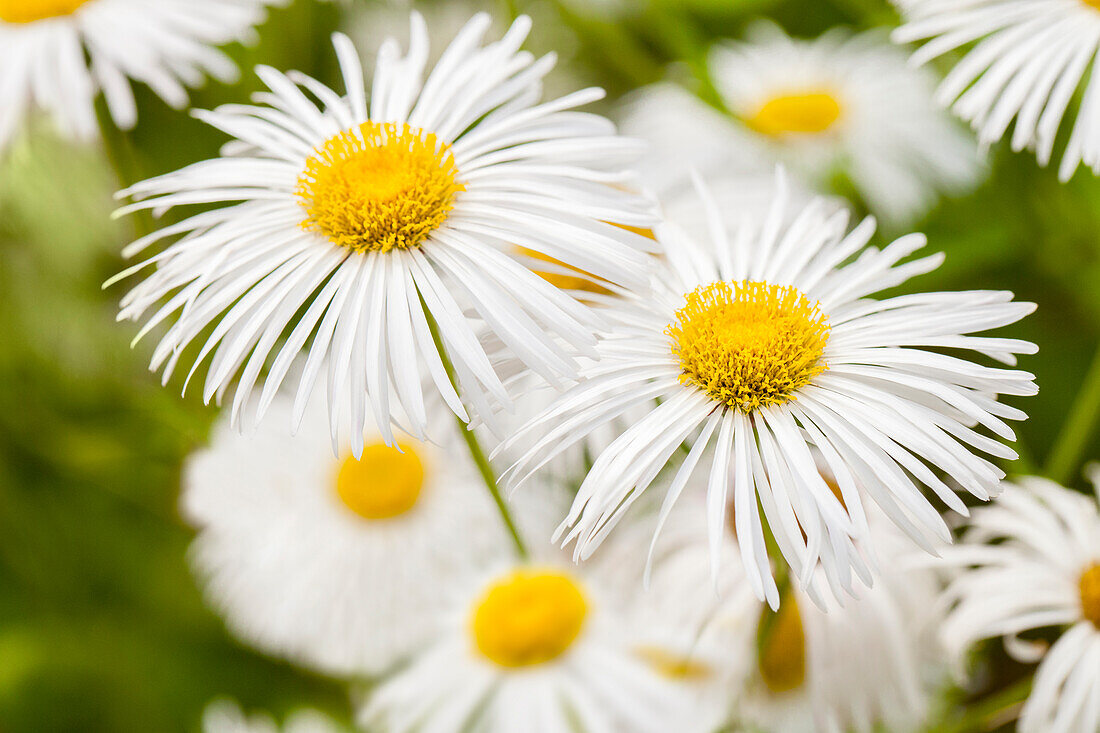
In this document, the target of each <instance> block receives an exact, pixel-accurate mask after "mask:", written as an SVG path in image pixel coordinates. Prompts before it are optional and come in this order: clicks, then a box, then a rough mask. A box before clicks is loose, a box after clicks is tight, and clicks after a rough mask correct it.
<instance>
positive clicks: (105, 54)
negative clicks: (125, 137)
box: [0, 0, 279, 151]
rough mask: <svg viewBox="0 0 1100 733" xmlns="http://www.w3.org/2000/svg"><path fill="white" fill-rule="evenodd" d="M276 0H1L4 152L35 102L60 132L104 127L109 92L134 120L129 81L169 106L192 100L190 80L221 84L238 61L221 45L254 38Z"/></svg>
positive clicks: (128, 122) (119, 116)
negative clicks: (98, 105)
mask: <svg viewBox="0 0 1100 733" xmlns="http://www.w3.org/2000/svg"><path fill="white" fill-rule="evenodd" d="M278 1H279V0H157V2H148V0H0V151H2V150H3V147H4V145H5V143H6V142H7V141H8V140H9V139H10V138H11V136H12V134H13V133H14V132H15V131H16V129H17V128H18V126H19V124H20V122H21V121H22V120H23V118H24V117H26V115H27V114H28V113H29V112H31V111H32V110H34V109H36V108H37V109H41V110H44V111H45V112H47V113H49V115H50V116H51V117H52V118H53V119H54V121H55V123H56V124H57V126H58V127H59V128H60V129H61V131H62V132H63V133H65V134H67V135H69V136H71V137H76V138H81V139H87V138H91V137H94V136H95V134H96V131H97V123H96V115H95V107H94V100H95V97H96V95H97V94H98V93H100V92H102V93H103V95H104V98H105V100H106V102H107V108H108V110H109V111H110V114H111V117H112V119H113V120H114V122H115V124H116V125H118V126H119V127H121V128H130V127H133V125H134V123H135V122H136V120H137V109H136V106H135V104H134V95H133V91H132V90H131V88H130V84H131V82H132V81H137V82H140V83H143V84H146V85H148V86H149V88H151V89H152V90H153V92H155V93H156V94H157V96H159V97H160V98H161V99H163V100H164V101H165V102H167V103H168V104H170V105H172V106H173V107H177V108H182V107H184V106H186V105H187V90H186V88H185V87H188V86H192V87H193V86H198V85H200V84H202V82H203V79H204V77H205V76H207V75H209V76H212V77H214V78H216V79H218V80H220V81H223V82H231V81H234V80H236V78H237V67H236V66H235V65H234V64H233V62H232V61H231V60H230V59H229V57H228V56H226V55H225V54H224V53H222V52H221V51H219V50H218V49H217V48H216V46H220V45H224V44H227V43H231V42H234V41H244V42H249V41H254V40H255V39H256V33H255V31H254V30H253V26H255V25H257V24H259V23H261V22H262V21H263V20H264V17H265V8H266V6H268V5H272V4H276V3H277V2H278Z"/></svg>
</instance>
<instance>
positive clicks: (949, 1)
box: [892, 0, 1100, 181]
mask: <svg viewBox="0 0 1100 733" xmlns="http://www.w3.org/2000/svg"><path fill="white" fill-rule="evenodd" d="M895 4H897V5H898V6H899V8H900V9H901V10H902V13H903V15H904V16H905V19H906V21H907V22H906V23H905V24H904V25H903V26H902V27H901V28H898V29H897V30H895V31H894V33H893V36H892V38H893V39H894V40H895V41H897V42H898V43H910V42H921V43H923V46H922V47H921V48H920V49H918V50H917V51H916V52H915V53H914V54H913V57H912V59H911V61H912V63H913V64H914V65H916V64H924V63H927V62H928V61H930V60H932V59H934V58H936V57H938V56H941V55H943V54H945V53H948V52H950V51H954V50H956V49H959V48H964V47H966V48H968V49H969V50H967V52H966V53H965V55H964V56H963V57H962V59H960V60H959V62H958V63H957V64H955V67H954V68H953V69H952V70H951V72H950V73H949V74H948V75H947V77H946V78H945V79H944V80H943V83H942V84H941V85H940V88H939V90H938V92H937V94H936V99H937V101H939V102H940V103H941V104H942V105H944V106H947V105H950V106H951V108H952V109H953V110H954V111H955V113H956V114H958V115H959V116H960V117H962V118H963V119H964V120H966V121H967V122H969V123H970V124H971V125H972V126H973V128H974V129H975V130H976V131H977V132H978V137H979V140H980V141H981V142H982V143H983V144H987V145H988V144H991V143H994V142H996V141H998V140H1000V139H1001V138H1002V137H1003V136H1004V135H1005V133H1006V131H1007V130H1008V127H1009V125H1013V130H1012V138H1011V140H1012V149H1013V150H1014V151H1017V152H1019V151H1020V150H1023V149H1024V148H1027V149H1029V150H1033V151H1035V155H1036V158H1037V159H1038V161H1039V164H1040V165H1043V166H1045V165H1047V163H1049V162H1050V159H1051V155H1052V154H1053V151H1054V143H1055V139H1056V138H1057V136H1058V132H1059V129H1061V127H1062V122H1063V120H1065V117H1066V110H1067V108H1068V107H1069V104H1070V101H1071V100H1072V99H1073V97H1074V96H1075V95H1076V94H1077V92H1078V91H1082V92H1083V97H1082V99H1081V106H1080V110H1079V111H1078V112H1077V118H1076V120H1075V121H1074V122H1073V123H1072V132H1070V136H1069V142H1068V144H1067V145H1066V149H1065V152H1064V153H1063V155H1062V162H1061V165H1060V166H1059V169H1058V176H1059V178H1061V179H1062V180H1063V181H1065V180H1068V179H1069V178H1070V177H1071V176H1072V175H1073V173H1074V171H1076V170H1077V167H1078V166H1079V165H1080V164H1081V163H1084V164H1085V165H1087V166H1089V167H1090V168H1092V170H1093V172H1096V173H1100V80H1098V79H1097V78H1096V74H1095V73H1094V70H1095V63H1094V61H1095V58H1096V54H1097V51H1098V50H1100V3H1097V2H1095V1H1094V0H904V1H903V2H901V1H899V0H895Z"/></svg>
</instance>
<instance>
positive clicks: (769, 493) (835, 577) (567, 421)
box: [502, 175, 1036, 605]
mask: <svg viewBox="0 0 1100 733" xmlns="http://www.w3.org/2000/svg"><path fill="white" fill-rule="evenodd" d="M780 177H781V179H782V178H783V177H782V175H781V176H780ZM784 189H785V184H783V183H782V182H781V185H780V195H779V196H777V198H776V200H775V202H774V204H773V205H772V207H771V209H770V210H769V211H768V212H767V215H766V217H765V218H764V221H763V222H762V224H761V225H760V226H750V225H745V226H742V227H740V228H738V229H737V230H736V231H735V232H733V233H732V235H731V236H729V237H727V236H726V233H725V232H724V231H723V230H722V226H721V219H720V216H719V214H718V211H717V207H716V205H714V204H713V202H711V204H710V205H709V209H710V212H711V213H710V216H709V221H711V222H712V223H713V224H714V233H713V239H712V241H711V242H709V243H708V244H707V245H706V246H700V245H699V244H697V243H695V242H694V241H692V240H690V239H688V238H686V237H684V236H683V235H682V233H681V232H679V231H678V230H677V229H676V228H675V227H671V226H666V227H664V228H662V229H660V230H659V231H658V238H659V239H660V240H661V242H662V245H663V247H664V255H665V259H664V261H663V269H662V271H661V272H660V273H659V274H658V275H657V276H656V277H655V278H654V280H655V283H654V288H655V292H654V293H653V294H651V295H645V296H640V297H633V298H624V299H622V301H621V304H620V305H619V306H617V307H607V308H604V309H603V310H602V311H601V312H602V313H603V314H604V315H605V317H607V318H608V320H609V323H610V324H611V325H610V326H609V327H608V328H607V330H606V331H605V332H604V334H603V340H601V342H600V345H599V354H600V360H599V361H598V362H597V363H596V364H595V365H594V366H592V367H590V368H588V369H586V370H585V371H584V373H583V377H584V378H585V379H584V381H582V382H581V383H580V384H579V385H578V386H576V387H575V388H573V389H571V390H569V391H568V392H566V393H565V394H564V395H562V396H561V397H560V398H559V399H558V400H557V401H556V403H555V404H554V405H553V406H551V407H550V408H549V409H547V410H546V411H544V412H543V413H541V414H540V415H539V416H537V417H536V418H534V419H533V420H532V421H531V422H530V423H529V424H528V425H527V426H525V427H524V428H523V429H522V430H520V431H519V432H518V433H517V434H516V435H515V436H513V437H512V438H509V440H508V441H506V442H505V444H504V445H503V446H502V450H506V449H507V448H508V446H509V445H510V444H516V445H523V444H524V443H523V442H522V441H526V440H533V447H532V448H531V449H530V450H529V451H528V452H527V453H525V454H524V456H523V457H521V459H520V460H519V461H517V462H516V463H515V464H514V465H513V466H512V467H511V468H510V469H509V472H508V473H509V474H510V475H511V477H512V479H515V478H516V477H523V476H529V475H530V474H531V473H533V472H534V471H536V470H537V469H538V468H539V466H540V465H542V464H543V463H545V462H546V461H548V460H551V459H552V458H553V457H554V456H555V455H556V454H558V453H559V452H561V451H562V450H565V449H567V448H568V447H569V446H570V445H572V444H574V443H576V442H577V441H579V440H582V439H583V438H584V436H585V435H587V434H588V433H590V432H591V431H593V430H595V429H597V428H599V426H601V425H605V424H607V423H609V422H611V421H613V420H615V419H616V418H617V417H618V416H620V415H622V414H624V413H625V412H626V411H628V410H631V409H634V408H637V407H638V406H641V405H646V406H648V408H649V412H648V414H647V415H645V417H643V418H642V419H639V420H636V421H635V422H634V423H633V424H632V425H631V426H630V427H629V429H627V430H626V431H625V432H623V433H622V434H621V435H620V436H619V437H618V438H617V439H616V440H615V441H614V442H612V443H611V445H610V446H609V447H608V448H607V449H606V450H605V451H603V453H601V454H600V456H599V457H598V458H596V460H595V463H594V465H593V467H592V470H591V471H590V472H589V473H588V475H587V476H586V478H585V480H584V482H583V484H582V485H581V487H580V490H579V492H578V495H577V498H576V501H575V502H574V504H573V507H572V509H571V510H570V512H569V514H568V516H567V517H566V519H565V521H564V522H563V523H562V525H561V527H560V528H559V531H558V537H561V536H564V542H565V543H567V544H568V543H570V542H575V543H576V546H575V556H576V557H578V558H586V557H588V556H589V555H590V554H591V553H592V551H593V550H594V549H595V547H596V546H598V545H599V543H600V542H601V541H602V540H603V539H604V537H605V536H606V535H607V534H608V532H610V531H611V530H612V529H613V527H614V526H615V524H616V523H617V522H618V521H619V519H620V518H621V517H622V516H623V512H624V511H625V509H626V508H627V507H629V506H630V504H632V503H633V502H634V501H635V500H636V499H637V497H639V496H641V495H642V494H643V492H644V491H645V489H646V488H647V487H648V486H649V485H650V484H651V483H652V482H653V480H654V479H655V478H656V477H657V476H658V474H660V473H661V471H662V470H664V469H665V467H666V466H668V465H670V464H672V463H673V459H674V457H678V456H680V450H681V446H685V445H691V449H690V451H688V453H687V455H686V457H683V459H682V461H677V462H678V463H679V465H678V467H676V475H675V479H674V480H673V482H672V484H671V486H670V487H669V488H668V491H667V495H666V499H665V506H664V508H663V510H662V511H663V512H667V511H668V509H669V508H670V507H671V506H672V505H673V504H674V503H675V501H676V500H677V498H678V496H679V495H680V493H681V492H682V491H683V489H684V486H685V485H686V483H687V480H688V479H689V478H690V477H691V475H692V474H693V473H694V472H695V471H696V469H697V467H698V465H699V463H700V459H701V458H702V457H703V455H704V453H706V452H707V451H708V448H709V449H712V451H713V452H712V453H707V455H708V456H710V458H709V464H710V465H709V468H708V469H705V470H707V473H708V474H709V480H708V486H707V497H708V508H707V513H708V516H709V534H710V538H711V542H712V548H713V552H712V554H713V556H714V560H715V562H714V563H712V564H713V565H714V566H715V572H717V568H716V566H717V558H718V548H719V547H720V538H721V532H722V528H723V526H724V524H725V517H726V510H725V506H726V503H727V501H728V500H729V499H730V498H731V497H732V501H733V503H734V505H735V506H736V507H737V522H738V524H737V533H738V536H740V537H742V538H743V541H742V543H741V552H742V556H743V558H744V564H745V566H746V568H747V571H748V579H749V582H750V583H751V585H752V587H753V589H754V591H755V592H756V594H757V596H758V597H759V598H767V600H768V601H769V603H771V604H773V605H775V604H777V603H778V601H779V597H778V590H777V588H776V585H775V583H774V581H773V580H772V578H771V572H770V569H769V564H768V556H767V553H766V552H765V548H764V534H763V527H762V524H761V517H760V513H759V512H758V511H757V502H759V504H760V506H762V507H763V510H764V515H765V516H766V518H767V522H768V525H769V526H770V528H771V531H772V532H773V533H774V535H775V537H776V540H777V541H778V543H779V547H780V549H781V550H782V553H783V556H784V558H785V559H786V560H787V562H788V563H789V564H790V565H791V567H792V569H793V570H794V572H795V573H796V575H798V576H799V577H800V578H801V581H802V584H803V586H807V585H808V584H809V582H810V579H811V577H812V576H813V574H814V572H815V568H817V567H818V566H819V565H820V566H822V567H823V569H824V572H825V574H826V576H827V578H828V581H829V585H830V586H831V587H832V588H833V590H834V592H836V591H837V590H838V589H846V590H847V589H850V588H851V576H850V569H855V570H856V572H857V573H858V574H859V575H860V576H861V577H862V578H864V580H865V581H866V582H870V568H869V567H868V564H867V563H866V562H865V559H864V558H863V557H862V553H861V552H858V551H857V550H856V548H855V547H854V544H853V543H854V541H855V540H857V539H859V538H862V537H865V536H866V534H867V521H866V515H865V512H864V507H863V503H864V499H863V497H869V498H870V499H871V500H872V501H873V502H874V503H875V504H877V505H878V506H880V507H881V508H882V510H883V511H884V512H885V513H886V514H887V515H888V516H889V517H890V518H891V519H892V520H893V521H894V522H896V523H897V524H898V525H899V526H900V527H902V528H903V529H905V531H906V532H907V533H909V534H910V535H911V536H912V537H913V538H914V539H915V540H916V541H918V542H919V543H921V544H922V546H923V547H925V548H926V549H927V550H928V551H930V552H931V551H934V549H933V548H934V547H935V544H936V542H937V538H940V539H942V540H948V539H949V538H950V533H949V532H948V529H947V526H946V524H945V523H944V521H943V519H942V518H941V517H940V515H939V513H938V512H937V511H936V509H935V507H934V506H933V505H932V503H931V502H930V501H929V500H928V499H926V498H925V496H924V495H923V494H922V492H921V487H927V488H928V489H930V490H931V491H932V492H933V493H935V494H936V495H937V496H938V497H939V498H940V500H941V501H943V502H944V503H945V504H947V505H948V506H949V507H951V508H953V509H955V510H956V511H959V512H962V513H965V512H966V507H965V506H964V505H963V503H962V501H961V499H960V498H959V496H958V495H957V494H956V493H955V489H953V488H952V487H949V486H948V485H947V484H945V483H944V482H943V480H941V479H940V477H939V474H938V473H937V471H936V470H933V469H938V470H942V471H943V472H945V473H947V474H949V475H950V476H951V477H952V478H953V479H954V480H955V481H957V482H958V485H959V486H961V488H962V489H964V490H966V491H968V492H970V493H971V494H973V495H974V496H977V497H979V498H981V499H988V498H989V497H990V495H991V494H993V493H995V492H996V491H997V490H998V487H999V481H1000V479H1001V478H1002V477H1003V475H1004V472H1003V471H1002V470H1000V469H999V468H998V467H997V466H995V465H994V464H992V463H990V462H989V461H988V460H986V459H985V458H983V457H981V455H979V453H989V454H991V455H994V456H997V457H1000V458H1004V459H1012V458H1015V456H1016V454H1015V453H1014V452H1013V451H1012V450H1011V449H1010V448H1008V447H1006V446H1004V445H1002V444H1001V443H1000V442H998V441H996V440H993V439H991V438H989V437H987V436H985V435H983V434H981V433H979V432H976V431H975V430H973V429H972V426H973V425H975V424H981V425H982V426H984V427H985V428H987V429H988V430H989V431H991V432H993V433H995V434H996V435H998V436H1000V437H1002V438H1004V439H1006V440H1013V439H1014V434H1013V432H1012V430H1011V428H1009V426H1008V425H1007V424H1006V423H1005V422H1004V421H1005V420H1006V419H1022V418H1024V417H1025V415H1024V413H1023V412H1021V411H1020V410H1018V409H1016V408H1014V407H1010V406H1008V405H1004V404H1002V403H999V402H997V401H996V400H995V399H994V397H995V396H996V395H997V394H1010V395H1030V394H1034V393H1035V391H1036V388H1035V385H1034V382H1033V381H1032V380H1033V377H1032V375H1031V374H1028V373H1026V372H1023V371H1016V370H1006V369H996V368H991V367H987V366H980V365H978V364H974V363H971V362H970V361H967V360H966V359H964V358H961V357H960V356H957V355H951V354H947V353H939V352H934V351H929V350H926V349H927V348H934V349H946V350H950V351H955V352H963V353H966V352H969V351H977V352H979V353H983V354H986V355H988V356H990V357H992V358H995V359H998V360H1000V361H1003V362H1006V363H1010V364H1011V363H1014V356H1013V354H1016V353H1033V352H1034V351H1035V346H1034V345H1033V344H1030V343H1027V342H1024V341H1020V340H1017V339H1011V338H1003V337H979V336H972V335H970V334H972V333H975V332H980V331H985V330H988V329H993V328H998V327H1001V326H1005V325H1008V324H1011V323H1014V322H1015V321H1017V320H1019V319H1020V318H1022V317H1023V316H1024V315H1026V314H1027V313H1030V312H1031V311H1032V310H1033V309H1034V306H1033V305H1032V304H1030V303H1014V302H1012V294H1011V293H1007V292H995V291H967V292H954V293H952V292H945V293H917V294H912V295H903V296H895V297H889V298H886V299H884V300H874V299H871V298H870V297H869V296H870V295H872V294H873V293H876V292H878V291H881V290H884V289H886V288H891V287H894V286H897V285H899V284H901V283H903V282H905V281H906V280H907V279H909V278H910V277H912V276H914V275H917V274H921V273H924V272H928V271H930V270H932V269H934V268H935V267H937V266H938V265H939V264H940V262H941V261H942V256H940V255H932V256H929V257H925V258H922V259H917V260H913V261H910V262H907V263H905V264H901V265H899V264H898V262H899V261H900V260H901V259H902V258H905V257H907V256H908V255H910V254H912V253H913V252H915V251H916V250H918V249H920V248H921V247H922V246H923V245H924V244H925V239H924V237H923V236H922V235H919V234H910V235H907V236H904V237H902V238H900V239H898V240H897V241H895V242H894V243H893V244H891V245H890V246H888V247H886V248H885V249H883V250H878V249H875V248H870V247H867V242H868V240H869V239H870V237H871V236H872V233H873V231H874V221H873V220H871V219H867V220H864V221H863V222H862V223H861V224H859V226H857V227H856V228H855V229H853V230H852V231H851V232H847V233H846V231H847V216H846V214H845V213H844V212H838V213H835V214H833V215H826V214H824V213H823V206H824V204H823V203H822V202H820V201H815V202H814V203H811V204H810V205H809V206H808V207H806V208H805V209H804V210H803V211H802V212H801V213H799V214H798V215H797V216H796V217H793V221H791V223H790V224H786V225H784V224H781V222H783V221H784V218H785V217H786V215H787V214H786V212H787V200H786V196H785V195H784V194H783V193H782V192H783V190H784ZM700 193H701V195H706V192H705V191H701V192H700ZM685 441H686V443H685ZM811 448H815V449H816V450H818V451H820V453H821V455H822V457H823V460H824V462H825V464H826V466H827V468H828V470H829V472H830V473H831V474H833V475H835V476H836V477H837V483H838V484H839V486H840V489H841V495H842V498H843V502H844V505H842V503H841V500H840V499H838V497H836V496H834V495H833V493H832V492H831V491H830V490H829V488H828V486H827V485H826V482H825V481H824V479H822V478H821V476H820V475H819V474H818V472H817V470H816V469H815V468H814V460H813V457H812V454H811Z"/></svg>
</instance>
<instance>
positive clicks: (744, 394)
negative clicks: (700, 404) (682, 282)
mask: <svg viewBox="0 0 1100 733" xmlns="http://www.w3.org/2000/svg"><path fill="white" fill-rule="evenodd" d="M665 333H667V334H668V335H669V336H670V337H671V338H672V352H673V353H674V354H676V355H677V356H678V357H679V358H680V366H681V369H682V372H681V375H680V381H681V382H682V383H684V384H688V383H691V384H694V385H696V386H697V387H699V388H700V389H702V390H703V391H704V392H706V393H707V394H708V395H710V396H711V397H712V398H713V399H715V400H717V401H719V402H722V403H725V404H726V405H727V406H728V407H731V408H735V409H739V410H741V411H742V412H746V413H748V412H752V411H753V410H755V409H757V408H759V407H765V406H768V405H777V404H782V403H784V402H787V401H789V400H791V399H793V398H794V393H795V391H796V390H798V389H799V388H800V387H802V386H804V385H806V384H807V383H809V381H810V380H811V379H813V378H814V377H815V376H817V375H818V374H820V373H821V372H822V371H824V370H825V369H826V368H827V366H826V364H825V363H824V362H823V361H822V359H821V356H822V354H823V353H824V351H825V344H826V342H827V341H828V337H829V323H828V319H827V318H826V316H825V315H824V314H823V313H822V312H821V310H820V308H819V305H818V303H816V302H811V301H810V300H809V299H808V298H806V296H805V295H803V294H802V293H801V292H800V291H799V290H798V289H796V288H793V287H789V286H784V287H780V286H777V285H769V284H768V283H764V282H751V281H747V280H743V281H740V282H716V283H712V284H710V285H701V286H699V287H698V288H696V289H695V290H694V291H692V292H690V293H688V294H687V295H686V296H685V302H684V306H683V307H682V308H680V310H678V311H676V318H675V320H674V321H673V322H672V323H671V324H669V327H668V329H666V331H665Z"/></svg>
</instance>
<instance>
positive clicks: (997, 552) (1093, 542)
mask: <svg viewBox="0 0 1100 733" xmlns="http://www.w3.org/2000/svg"><path fill="white" fill-rule="evenodd" d="M1091 473H1092V476H1091V478H1092V481H1093V484H1094V485H1100V472H1098V471H1097V469H1096V468H1095V467H1094V468H1093V469H1092V471H1091ZM944 560H945V562H946V563H947V564H948V565H950V566H954V567H956V568H958V571H959V573H958V576H957V577H956V578H955V579H954V580H953V581H952V583H951V585H950V586H949V587H948V589H947V594H946V598H947V600H948V601H949V602H951V603H953V608H952V610H951V613H950V615H949V616H948V617H947V620H946V621H945V622H944V624H943V626H942V636H943V640H944V643H945V645H946V647H947V648H948V651H949V652H950V653H951V654H952V656H953V657H954V658H955V659H956V660H957V662H958V664H959V666H960V667H961V666H962V665H963V664H964V662H965V655H966V653H967V652H968V651H969V650H970V649H971V647H972V646H973V645H974V644H975V643H976V642H978V641H980V640H982V639H989V638H995V637H998V636H1004V637H1005V646H1006V648H1007V649H1008V651H1009V652H1010V653H1011V654H1013V656H1015V657H1017V658H1019V659H1020V660H1021V661H1025V662H1033V661H1036V660H1037V659H1039V658H1042V661H1041V662H1040V664H1039V669H1038V671H1037V672H1036V675H1035V684H1034V687H1033V688H1032V690H1031V695H1030V696H1029V697H1028V700H1027V702H1026V703H1025V705H1024V708H1023V711H1022V713H1021V715H1020V721H1019V731H1020V733H1060V732H1061V733H1076V732H1077V731H1094V730H1100V514H1098V512H1097V505H1096V500H1095V498H1094V497H1090V496H1085V495H1083V494H1079V493H1077V492H1075V491H1071V490H1069V489H1065V488H1062V487H1061V486H1058V485H1057V484H1054V483H1052V482H1050V481H1048V480H1046V479H1041V478H1025V479H1021V480H1020V481H1019V483H1018V484H1017V485H1009V486H1008V487H1007V488H1006V490H1005V492H1004V493H1003V494H1002V495H1001V497H1000V498H999V499H997V501H996V502H995V503H994V504H992V505H991V506H988V507H981V508H978V509H976V510H975V511H974V516H973V518H972V520H971V523H970V526H969V528H968V529H967V530H966V532H965V534H963V536H962V541H961V543H960V544H959V545H957V546H955V547H951V548H947V549H946V550H945V552H944ZM1052 626H1059V627H1064V630H1063V632H1062V634H1061V635H1060V636H1059V637H1058V640H1057V641H1056V642H1054V645H1053V646H1051V647H1050V648H1049V650H1047V648H1046V645H1045V644H1043V643H1042V642H1027V641H1024V640H1022V639H1020V638H1019V636H1020V635H1021V634H1024V633H1026V632H1028V631H1030V630H1033V629H1042V628H1048V627H1052Z"/></svg>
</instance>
